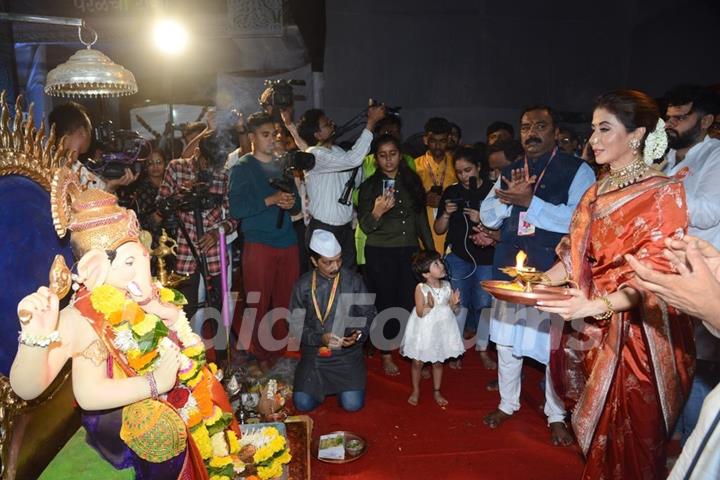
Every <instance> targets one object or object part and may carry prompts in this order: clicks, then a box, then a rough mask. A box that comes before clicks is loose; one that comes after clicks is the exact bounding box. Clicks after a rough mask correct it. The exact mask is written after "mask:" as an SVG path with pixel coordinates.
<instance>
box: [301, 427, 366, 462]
mask: <svg viewBox="0 0 720 480" xmlns="http://www.w3.org/2000/svg"><path fill="white" fill-rule="evenodd" d="M313 450H314V451H315V456H316V458H317V459H318V460H320V461H321V462H326V463H348V462H353V461H355V460H357V459H358V458H360V457H362V456H363V455H365V452H367V441H366V440H365V439H364V438H362V437H361V436H360V435H357V434H355V433H352V432H347V431H337V432H331V433H328V434H325V435H320V438H319V439H318V440H317V443H316V445H315V448H314V449H313Z"/></svg>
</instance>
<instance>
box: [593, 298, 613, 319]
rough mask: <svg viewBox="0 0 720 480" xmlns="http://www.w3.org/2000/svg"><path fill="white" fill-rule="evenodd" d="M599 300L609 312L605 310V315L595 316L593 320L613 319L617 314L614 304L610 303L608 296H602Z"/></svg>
mask: <svg viewBox="0 0 720 480" xmlns="http://www.w3.org/2000/svg"><path fill="white" fill-rule="evenodd" d="M599 300H602V302H603V303H604V304H605V306H606V307H607V310H605V311H604V312H603V313H598V314H597V315H593V318H594V319H595V320H607V319H608V318H610V317H612V316H613V314H614V313H615V309H614V308H613V306H612V303H610V299H609V298H608V297H606V296H602V297H600V298H599Z"/></svg>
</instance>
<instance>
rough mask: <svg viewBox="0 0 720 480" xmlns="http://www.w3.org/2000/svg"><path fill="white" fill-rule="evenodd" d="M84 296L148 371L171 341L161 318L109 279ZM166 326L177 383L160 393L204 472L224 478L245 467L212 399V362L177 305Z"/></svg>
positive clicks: (172, 295)
mask: <svg viewBox="0 0 720 480" xmlns="http://www.w3.org/2000/svg"><path fill="white" fill-rule="evenodd" d="M159 296H160V301H162V302H165V303H168V302H170V303H174V304H176V305H183V304H186V303H187V301H186V300H185V297H184V296H183V295H182V294H181V293H180V292H178V291H176V290H172V289H167V288H160V294H159ZM90 301H91V304H92V306H93V308H94V309H95V310H97V311H98V312H100V313H101V314H103V316H104V317H105V320H106V321H107V322H108V324H109V325H110V326H111V327H112V335H111V337H112V342H113V345H114V346H115V348H117V349H118V351H119V352H120V353H122V355H124V357H125V359H126V361H127V363H128V365H129V366H130V367H131V368H132V369H133V370H134V371H135V372H137V373H138V374H139V375H143V374H145V373H147V372H151V371H152V370H153V369H154V368H155V367H156V365H157V361H158V360H159V359H160V358H162V357H163V355H164V352H166V351H167V349H168V348H169V344H170V343H172V341H171V340H170V338H169V337H168V333H169V330H168V327H167V326H166V325H165V323H164V322H163V321H162V320H161V319H160V318H159V317H157V316H156V315H153V314H151V313H146V312H145V311H144V310H143V309H142V308H141V307H140V306H139V305H138V304H137V303H136V302H134V301H132V300H128V299H126V297H125V294H124V293H123V292H122V291H121V290H119V289H117V288H115V287H113V286H111V285H101V286H98V287H97V288H95V289H94V290H93V291H92V293H91V294H90ZM169 328H170V330H173V331H174V332H175V335H176V337H177V338H178V340H179V347H180V352H181V353H180V371H179V372H178V380H179V385H178V386H176V387H175V388H174V389H173V390H171V391H170V392H168V394H167V395H164V396H163V399H164V400H166V401H167V402H168V403H169V404H170V405H172V406H173V407H175V408H176V409H177V411H178V413H179V414H180V416H181V417H182V418H183V420H184V422H185V424H186V425H187V426H188V429H189V431H190V434H191V435H192V438H193V441H194V442H195V444H196V445H197V447H198V450H199V452H200V456H201V457H202V458H203V460H204V461H205V466H206V468H207V470H208V475H209V478H210V479H211V480H230V479H231V478H233V477H235V475H236V474H237V473H240V472H242V471H243V470H244V469H245V464H244V463H243V462H242V461H241V460H240V459H239V458H238V457H237V453H238V452H239V451H240V442H239V439H238V438H237V435H236V434H235V432H234V431H232V429H230V428H229V427H230V424H231V422H232V415H231V414H229V413H225V412H223V411H222V409H221V408H220V407H219V406H218V405H215V404H214V403H213V400H212V393H211V389H212V382H213V376H214V375H215V373H216V372H217V367H216V366H215V365H214V364H207V363H206V360H205V348H204V345H203V343H202V340H201V339H200V337H199V336H198V335H197V334H195V333H194V332H193V331H192V328H191V327H190V324H189V322H188V320H187V317H186V316H185V314H184V312H183V311H182V310H181V309H180V310H179V312H178V319H177V320H176V322H175V323H174V324H173V325H171V326H170V327H169ZM283 442H284V438H283ZM283 445H284V443H283ZM267 471H268V472H270V470H269V469H267ZM272 471H277V469H276V468H275V469H273V470H272ZM280 473H281V474H282V467H281V468H280ZM263 478H272V477H263Z"/></svg>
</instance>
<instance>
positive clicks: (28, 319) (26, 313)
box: [17, 287, 59, 336]
mask: <svg viewBox="0 0 720 480" xmlns="http://www.w3.org/2000/svg"><path fill="white" fill-rule="evenodd" d="M17 312H18V317H19V318H20V328H21V329H22V331H23V332H24V333H26V334H28V335H37V336H46V335H49V334H50V333H52V332H53V331H54V330H55V329H57V324H58V313H59V300H58V297H57V295H55V294H54V293H53V292H51V291H50V289H49V288H48V287H40V288H38V290H37V292H35V293H31V294H30V295H28V296H27V297H25V298H23V299H22V300H20V303H18V308H17Z"/></svg>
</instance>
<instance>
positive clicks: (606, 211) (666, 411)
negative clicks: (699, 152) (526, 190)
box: [551, 176, 695, 480]
mask: <svg viewBox="0 0 720 480" xmlns="http://www.w3.org/2000/svg"><path fill="white" fill-rule="evenodd" d="M687 222H688V218H687V207H686V203H685V191H684V189H683V186H682V184H681V183H680V180H679V179H677V178H667V177H662V176H656V177H650V178H647V179H645V180H643V181H641V182H639V183H636V184H634V185H631V186H629V187H626V188H623V189H620V190H616V191H613V192H609V193H606V194H602V195H598V193H597V184H595V185H594V186H592V187H591V188H590V189H589V190H588V191H587V192H586V193H585V195H584V197H583V199H582V200H581V202H580V204H579V205H578V207H577V210H576V211H575V214H574V216H573V220H572V224H571V227H570V235H569V236H568V237H565V238H564V239H563V241H562V242H561V243H560V244H559V245H558V249H557V252H558V256H559V257H560V260H561V261H562V262H563V263H564V265H565V268H566V269H567V271H568V274H569V275H570V277H571V278H572V280H574V281H576V282H577V283H578V285H579V288H580V289H582V290H583V291H584V292H585V294H586V295H587V296H588V298H593V297H600V296H603V295H608V294H610V293H612V292H615V291H617V290H618V289H620V288H623V287H625V286H628V283H629V282H630V280H631V279H632V277H633V271H632V269H631V268H630V267H629V266H628V264H627V262H626V261H625V260H624V258H623V255H625V254H628V253H630V254H633V255H635V256H636V257H638V258H639V259H641V261H642V262H646V263H649V264H651V265H652V266H653V268H655V269H656V270H659V271H664V272H670V271H671V267H670V264H669V262H668V261H667V260H666V259H665V258H664V257H663V255H662V250H663V248H664V240H665V238H667V237H670V236H680V235H683V234H684V232H685V231H686V229H687ZM640 295H641V298H642V299H641V301H640V304H639V305H638V306H636V307H635V308H633V309H632V310H630V311H626V312H620V313H616V314H614V315H613V316H612V317H611V318H610V319H609V320H604V321H598V320H594V319H592V318H590V319H584V320H583V321H579V322H578V323H575V322H574V323H573V324H572V329H571V330H573V333H571V334H567V333H566V334H564V335H563V338H562V339H556V340H558V341H560V342H561V343H560V348H558V349H555V350H554V351H553V352H552V356H551V371H552V374H553V381H554V384H555V385H556V386H559V389H558V390H559V393H560V394H562V395H564V396H565V398H566V399H567V400H568V402H569V403H571V404H572V403H574V404H575V408H574V410H573V414H572V425H573V429H574V431H575V435H576V437H577V440H578V443H579V445H580V447H581V448H582V450H583V453H584V454H585V456H586V458H587V463H586V466H585V471H584V473H583V478H584V479H608V480H609V479H634V480H635V479H636V480H641V479H659V478H665V474H666V472H665V456H666V454H665V448H666V441H667V438H668V434H669V432H672V429H673V426H674V423H675V421H676V419H677V417H678V415H679V413H680V411H681V409H682V406H683V403H684V401H685V399H686V397H687V395H688V393H689V389H690V384H691V382H692V375H693V371H694V362H695V350H694V341H693V336H692V324H691V322H690V319H689V317H687V316H685V315H682V314H680V313H679V312H677V311H676V310H674V309H673V308H672V307H669V306H668V305H666V304H664V303H663V302H662V301H661V300H660V299H659V298H658V297H657V296H655V295H654V294H652V293H650V292H647V291H640ZM567 330H570V329H567ZM554 345H557V343H554Z"/></svg>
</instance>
